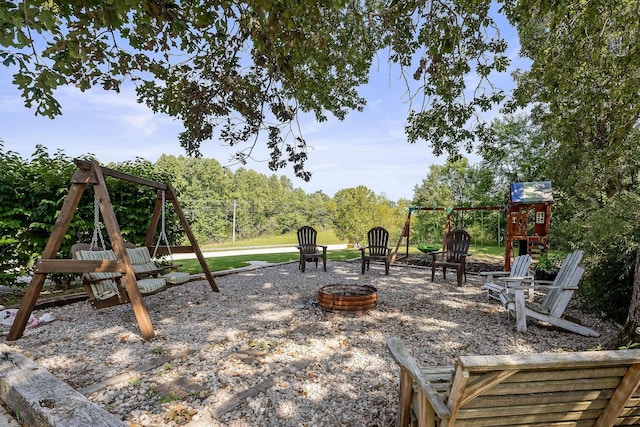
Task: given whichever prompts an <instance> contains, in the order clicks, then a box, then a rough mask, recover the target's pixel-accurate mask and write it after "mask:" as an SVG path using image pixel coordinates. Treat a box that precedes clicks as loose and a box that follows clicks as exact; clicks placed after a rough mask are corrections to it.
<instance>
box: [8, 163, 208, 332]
mask: <svg viewBox="0 0 640 427" xmlns="http://www.w3.org/2000/svg"><path fill="white" fill-rule="evenodd" d="M74 163H75V164H76V166H77V167H78V170H77V171H76V172H75V173H74V175H73V177H72V178H71V187H70V188H69V193H68V194H67V197H66V199H65V201H64V203H63V205H62V208H61V209H60V213H59V214H58V217H57V218H56V222H55V224H54V226H53V229H52V230H51V235H50V236H49V240H48V241H47V244H46V246H45V248H44V251H43V253H42V258H41V259H40V260H39V261H38V262H37V263H36V265H35V266H34V269H33V277H32V278H31V282H30V283H29V285H28V286H27V288H26V291H25V295H24V297H23V299H22V302H21V303H20V308H19V310H18V313H17V315H16V318H15V321H14V322H13V325H12V326H11V330H10V331H9V334H8V335H7V340H8V341H15V340H16V339H18V338H20V337H21V336H22V335H23V333H24V329H25V327H26V325H27V322H28V320H29V316H30V315H31V313H32V312H33V309H34V307H35V305H36V302H37V300H38V296H39V295H40V292H42V287H43V285H44V281H45V279H46V277H47V275H48V274H50V273H89V272H96V271H100V272H118V273H121V274H122V280H123V282H124V284H125V288H126V291H127V295H128V297H129V301H130V302H131V305H132V307H133V312H134V314H135V317H136V320H137V322H138V326H139V327H140V331H141V334H142V336H143V338H144V339H147V340H148V339H151V338H153V337H154V336H155V331H154V329H153V325H152V324H151V319H150V318H149V312H148V310H147V307H146V306H145V305H144V301H143V300H142V295H141V294H140V290H139V289H138V284H137V281H136V275H135V274H134V271H133V269H132V268H131V260H130V259H129V256H128V255H127V250H126V248H125V244H124V240H123V239H122V234H121V232H120V226H119V225H118V220H117V218H116V214H115V211H114V210H113V205H112V203H111V198H110V197H109V191H108V189H107V185H106V181H105V176H110V177H113V178H116V179H120V180H122V181H127V182H132V183H134V184H138V185H143V186H147V187H151V188H155V189H156V190H157V192H158V198H157V199H156V204H155V207H154V209H153V214H152V216H151V221H150V224H149V230H148V232H147V236H146V239H145V245H146V246H147V247H148V248H150V247H153V238H154V235H155V232H156V229H157V227H158V222H159V221H160V214H161V211H162V192H164V193H165V200H167V201H169V200H170V201H171V202H172V204H173V207H174V209H175V211H176V213H177V215H178V218H179V219H180V223H181V225H182V227H183V230H184V232H185V234H186V235H187V237H188V239H189V242H190V244H191V245H190V246H172V247H169V248H167V247H165V248H158V254H163V253H168V252H169V250H171V251H172V252H173V253H195V254H196V256H197V258H198V261H199V262H200V266H201V267H202V271H203V272H204V275H205V278H206V280H207V281H208V282H209V285H210V286H211V290H212V291H214V292H218V291H219V290H218V286H217V285H216V282H215V280H214V279H213V275H212V274H211V271H210V270H209V266H208V265H207V263H206V260H205V258H204V256H203V255H202V251H201V250H200V247H199V246H198V243H197V242H196V238H195V236H194V235H193V232H192V231H191V228H190V227H189V224H188V223H187V219H186V217H185V215H184V212H183V211H182V208H181V207H180V204H179V203H178V199H177V198H176V197H175V194H174V192H173V188H172V187H171V185H169V184H162V183H158V182H154V181H150V180H147V179H144V178H140V177H137V176H134V175H130V174H127V173H124V172H119V171H116V170H113V169H109V168H106V167H103V166H100V164H99V163H98V162H97V161H95V160H93V161H86V160H79V159H75V160H74ZM87 184H92V185H93V189H94V192H95V194H96V196H97V198H98V203H99V206H100V212H101V214H102V218H103V220H104V225H105V228H106V230H107V234H108V236H109V240H110V241H111V247H112V249H113V252H114V253H115V255H116V260H113V261H111V260H76V259H56V254H57V252H58V249H60V245H61V244H62V241H63V239H64V235H65V233H66V232H67V229H68V228H69V224H70V223H71V220H72V218H73V215H74V213H75V211H76V209H77V208H78V204H79V203H80V199H81V197H82V194H83V193H84V190H85V189H86V187H87Z"/></svg>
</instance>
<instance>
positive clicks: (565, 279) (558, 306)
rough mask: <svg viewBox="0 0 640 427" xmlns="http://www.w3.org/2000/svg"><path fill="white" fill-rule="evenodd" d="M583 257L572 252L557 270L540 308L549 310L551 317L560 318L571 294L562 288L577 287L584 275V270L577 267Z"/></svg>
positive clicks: (581, 253) (582, 253)
mask: <svg viewBox="0 0 640 427" xmlns="http://www.w3.org/2000/svg"><path fill="white" fill-rule="evenodd" d="M583 255H584V252H583V251H576V252H572V253H570V254H569V255H567V256H566V257H565V259H564V261H563V262H562V265H561V266H560V270H558V274H557V275H556V278H555V279H554V281H553V284H552V286H553V287H552V288H551V289H549V292H548V293H547V295H546V297H545V298H544V300H543V301H542V307H544V308H545V309H547V310H549V313H550V314H551V315H555V316H561V315H562V313H564V309H565V308H566V307H567V304H568V303H569V299H570V298H571V295H572V292H567V291H565V290H563V289H562V288H564V287H567V286H569V287H573V286H578V282H579V281H580V278H581V277H582V274H583V273H584V269H583V268H582V267H580V265H579V264H580V261H582V256H583Z"/></svg>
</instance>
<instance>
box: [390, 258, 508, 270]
mask: <svg viewBox="0 0 640 427" xmlns="http://www.w3.org/2000/svg"><path fill="white" fill-rule="evenodd" d="M396 263H397V264H406V265H416V266H420V267H431V257H430V256H426V255H409V256H408V257H404V258H400V259H397V260H396ZM503 267H504V265H503V264H502V263H501V262H497V261H496V262H491V261H486V260H483V261H476V260H467V263H466V270H467V273H481V272H485V271H502V269H503Z"/></svg>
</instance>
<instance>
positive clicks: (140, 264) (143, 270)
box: [127, 246, 191, 285]
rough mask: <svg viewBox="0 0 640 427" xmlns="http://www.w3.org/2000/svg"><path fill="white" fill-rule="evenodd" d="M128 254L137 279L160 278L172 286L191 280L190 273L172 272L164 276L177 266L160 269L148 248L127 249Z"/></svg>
mask: <svg viewBox="0 0 640 427" xmlns="http://www.w3.org/2000/svg"><path fill="white" fill-rule="evenodd" d="M127 254H128V255H129V259H130V260H131V268H132V269H133V271H134V272H135V273H136V277H150V276H158V277H159V278H161V279H163V280H164V281H165V282H166V283H168V284H170V285H180V284H182V283H185V282H188V281H189V280H191V275H190V274H189V273H185V272H181V271H172V272H170V273H166V274H162V273H163V272H164V271H167V270H169V269H171V270H174V269H175V268H177V267H178V266H177V265H169V266H165V267H158V266H157V265H156V264H155V263H154V262H153V261H152V260H151V255H150V254H149V249H148V248H147V247H146V246H141V247H139V248H127Z"/></svg>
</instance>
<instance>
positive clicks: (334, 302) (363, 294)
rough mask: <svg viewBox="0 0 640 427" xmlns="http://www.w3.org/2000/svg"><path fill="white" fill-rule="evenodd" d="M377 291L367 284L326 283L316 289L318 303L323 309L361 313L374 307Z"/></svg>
mask: <svg viewBox="0 0 640 427" xmlns="http://www.w3.org/2000/svg"><path fill="white" fill-rule="evenodd" d="M377 292H378V290H377V289H376V288H374V287H373V286H368V285H355V284H354V285H346V284H332V285H326V286H323V287H321V288H320V289H319V290H318V304H319V305H320V308H321V309H323V310H325V311H331V312H350V313H363V312H366V311H367V310H371V309H373V308H376V305H377V301H378V297H377Z"/></svg>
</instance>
